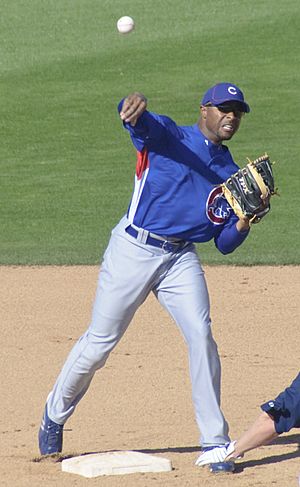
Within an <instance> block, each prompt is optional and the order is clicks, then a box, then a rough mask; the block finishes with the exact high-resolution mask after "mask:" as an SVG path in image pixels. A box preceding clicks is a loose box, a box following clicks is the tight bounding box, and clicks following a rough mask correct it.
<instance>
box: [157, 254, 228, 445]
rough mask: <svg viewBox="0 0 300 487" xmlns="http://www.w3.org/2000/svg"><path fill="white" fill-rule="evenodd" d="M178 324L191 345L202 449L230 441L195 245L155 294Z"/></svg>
mask: <svg viewBox="0 0 300 487" xmlns="http://www.w3.org/2000/svg"><path fill="white" fill-rule="evenodd" d="M155 293H156V295H157V297H158V299H159V301H160V303H161V304H162V305H163V306H164V307H165V308H166V309H167V310H168V311H169V313H170V314H171V316H172V317H173V318H174V320H175V322H176V323H177V324H178V326H179V328H180V329H181V331H182V334H183V336H184V338H185V341H186V343H187V346H188V353H189V365H190V376H191V382H192V397H193V403H194V408H195V414H196V421H197V424H198V427H199V429H200V432H201V437H200V443H201V444H202V446H209V445H216V444H223V443H226V442H228V441H229V437H228V424H227V422H226V421H225V418H224V416H223V413H222V411H221V409H220V380H221V366H220V359H219V354H218V350H217V345H216V343H215V341H214V339H213V336H212V331H211V320H210V304H209V296H208V290H207V285H206V280H205V276H204V271H203V270H202V267H201V264H200V262H199V259H198V256H197V254H196V251H195V249H194V247H193V246H190V247H189V248H188V251H186V252H183V254H182V255H180V256H179V257H178V259H177V260H176V262H175V263H174V264H173V265H172V266H171V267H170V268H169V270H168V272H167V274H166V275H165V276H164V277H163V279H162V281H161V282H160V283H159V285H158V286H157V288H156V291H155Z"/></svg>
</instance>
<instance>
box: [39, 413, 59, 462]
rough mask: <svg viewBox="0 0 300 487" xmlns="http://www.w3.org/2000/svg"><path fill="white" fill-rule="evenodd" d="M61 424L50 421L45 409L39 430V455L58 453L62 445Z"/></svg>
mask: <svg viewBox="0 0 300 487" xmlns="http://www.w3.org/2000/svg"><path fill="white" fill-rule="evenodd" d="M63 428H64V425H63V424H57V423H54V421H52V420H51V419H50V418H49V416H48V414H47V406H46V407H45V412H44V416H43V419H42V423H41V426H40V430H39V447H40V452H41V455H52V454H53V453H60V452H61V451H62V444H63Z"/></svg>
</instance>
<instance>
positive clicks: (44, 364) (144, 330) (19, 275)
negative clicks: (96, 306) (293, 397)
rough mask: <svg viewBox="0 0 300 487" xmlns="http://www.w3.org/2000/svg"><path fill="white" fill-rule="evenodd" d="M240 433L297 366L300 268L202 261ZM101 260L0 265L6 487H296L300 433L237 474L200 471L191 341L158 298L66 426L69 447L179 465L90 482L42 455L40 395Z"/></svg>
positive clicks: (84, 306)
mask: <svg viewBox="0 0 300 487" xmlns="http://www.w3.org/2000/svg"><path fill="white" fill-rule="evenodd" d="M205 270H206V276H207V281H208V286H209V290H210V296H211V305H212V313H211V314H212V319H213V332H214V336H215V338H216V341H217V343H218V346H219V352H220V356H221V360H222V365H223V381H222V407H223V411H224V413H225V416H226V417H227V420H228V421H229V424H230V428H231V429H230V431H231V436H232V438H235V437H236V436H237V435H239V434H240V433H242V432H243V431H244V429H245V428H246V427H247V426H248V425H249V424H250V422H251V421H252V420H253V419H254V418H255V417H256V416H257V414H258V412H259V404H260V403H262V402H263V401H266V400H268V399H272V398H273V396H274V395H276V394H277V393H278V392H280V391H281V390H282V389H283V388H284V387H285V386H286V385H288V383H289V382H290V380H291V379H293V378H294V376H295V375H296V374H297V372H298V371H299V335H300V331H299V316H300V313H299V311H300V299H299V296H300V293H299V291H300V267H275V268H274V267H243V268H240V267H230V268H229V267H227V268H226V267H206V268H205ZM97 276H98V268H97V267H85V266H82V267H80V266H79V267H77V266H76V267H0V286H1V310H2V312H1V325H2V331H1V357H0V363H1V416H0V424H1V428H0V435H1V442H0V448H1V464H0V485H1V486H2V485H3V486H11V487H19V486H21V487H27V486H28V487H29V486H31V487H41V486H42V487H52V486H59V487H69V486H77V487H81V486H91V487H92V486H94V485H95V486H96V485H97V486H98V485H101V486H102V487H119V486H122V487H132V486H133V485H134V486H135V487H152V486H153V487H154V486H156V487H157V486H162V487H168V486H172V487H185V486H188V487H195V486H201V485H205V486H207V487H214V486H218V487H219V486H220V484H221V485H222V487H229V486H230V487H235V486H237V487H249V486H251V487H254V486H255V487H257V486H261V487H271V486H272V487H274V486H278V487H293V486H295V487H297V485H298V481H297V478H298V474H299V473H300V450H299V443H300V434H298V432H299V433H300V431H299V430H293V431H291V432H290V433H289V434H286V435H283V436H281V437H280V438H279V439H278V440H277V441H276V442H275V443H273V444H272V445H270V446H266V447H263V448H259V449H257V450H255V451H252V452H250V453H248V454H247V455H246V456H245V457H244V459H242V460H240V461H239V463H238V470H237V473H235V474H233V475H232V474H229V475H221V476H220V475H219V476H218V475H212V474H209V472H208V471H207V470H206V469H203V468H202V469H200V468H197V467H195V466H194V461H195V459H196V458H197V455H198V446H197V445H198V436H199V434H198V430H197V427H196V423H195V420H194V414H193V409H192V402H191V391H190V382H189V375H188V361H187V353H186V346H185V343H184V341H183V338H182V336H181V334H180V332H179V331H178V329H177V327H176V325H175V324H174V323H173V322H172V320H171V318H170V317H169V315H168V314H167V313H166V312H165V311H164V310H163V309H162V308H161V307H160V305H159V304H158V303H157V301H156V300H155V298H154V297H153V296H150V297H149V298H148V300H147V301H146V302H145V303H144V305H143V306H142V307H141V308H140V309H139V311H138V312H137V314H136V316H135V318H134V320H133V322H132V323H131V325H130V327H129V329H128V331H127V333H126V334H125V336H124V338H123V340H122V341H121V343H120V344H119V346H118V347H117V348H116V349H115V350H114V351H113V353H112V354H111V356H110V358H109V360H108V362H107V365H106V366H105V368H104V369H103V370H102V371H101V372H99V373H97V374H96V376H95V378H94V380H93V382H92V385H91V387H90V389H89V391H88V393H87V395H86V396H85V398H84V399H83V400H82V401H81V403H80V405H79V407H78V409H77V411H76V413H75V414H74V415H73V416H72V418H71V419H70V420H69V422H68V423H67V427H66V431H65V434H64V454H66V455H70V454H74V455H79V454H83V453H91V452H104V451H112V450H138V451H142V452H149V453H151V454H154V455H161V456H163V457H165V458H169V459H170V460H171V461H172V464H173V467H174V469H173V471H172V472H170V473H159V474H156V473H155V474H131V475H124V476H111V477H98V478H95V479H85V478H83V477H79V476H76V475H72V474H68V473H64V472H62V471H61V465H60V463H57V462H54V461H53V460H50V459H47V460H43V461H40V458H39V452H38V445H37V432H38V428H39V423H40V419H41V415H42V411H43V407H44V402H45V399H46V396H47V393H48V392H49V390H50V388H51V386H52V384H53V382H54V380H55V379H56V376H57V374H58V372H59V370H60V368H61V366H62V364H63V362H64V360H65V358H66V355H67V353H68V352H69V350H70V349H71V347H72V345H73V344H74V342H75V341H76V339H77V338H78V337H79V335H80V334H81V333H82V332H83V331H84V330H85V328H86V326H87V325H88V322H89V319H90V314H91V308H92V303H93V298H94V293H95V288H96V282H97Z"/></svg>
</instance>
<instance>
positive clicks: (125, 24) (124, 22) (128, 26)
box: [117, 15, 134, 34]
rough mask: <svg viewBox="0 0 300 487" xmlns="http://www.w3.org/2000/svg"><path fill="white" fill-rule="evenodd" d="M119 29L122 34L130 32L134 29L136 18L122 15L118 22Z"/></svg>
mask: <svg viewBox="0 0 300 487" xmlns="http://www.w3.org/2000/svg"><path fill="white" fill-rule="evenodd" d="M117 29H118V31H119V32H120V33H121V34H129V32H132V31H133V29H134V20H133V19H132V18H131V17H128V15H125V16H124V17H121V18H120V19H119V20H118V22H117Z"/></svg>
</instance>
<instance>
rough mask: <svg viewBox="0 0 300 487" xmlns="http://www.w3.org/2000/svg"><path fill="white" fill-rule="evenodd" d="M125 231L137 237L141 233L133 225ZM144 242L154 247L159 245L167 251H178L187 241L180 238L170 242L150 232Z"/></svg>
mask: <svg viewBox="0 0 300 487" xmlns="http://www.w3.org/2000/svg"><path fill="white" fill-rule="evenodd" d="M125 232H126V233H128V234H129V235H131V237H134V238H137V237H138V234H139V232H138V230H136V229H135V228H133V227H132V226H131V225H129V227H127V228H125ZM144 243H145V244H147V245H153V246H154V247H158V248H160V249H163V250H166V251H167V252H176V251H177V250H179V249H182V248H183V247H184V246H185V244H186V241H185V240H178V241H177V242H170V240H164V239H163V238H162V237H159V236H157V237H155V236H154V235H153V233H152V234H150V233H149V235H148V236H147V238H146V241H145V242H144Z"/></svg>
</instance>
